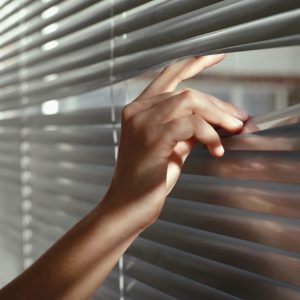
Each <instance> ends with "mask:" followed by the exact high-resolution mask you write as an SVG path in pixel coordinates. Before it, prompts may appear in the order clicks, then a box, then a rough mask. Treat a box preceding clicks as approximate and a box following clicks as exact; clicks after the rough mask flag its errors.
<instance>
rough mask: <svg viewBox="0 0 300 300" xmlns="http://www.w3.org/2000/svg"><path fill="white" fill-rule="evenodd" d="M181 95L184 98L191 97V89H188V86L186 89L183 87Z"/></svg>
mask: <svg viewBox="0 0 300 300" xmlns="http://www.w3.org/2000/svg"><path fill="white" fill-rule="evenodd" d="M181 95H182V97H183V98H184V99H190V98H193V90H192V89H190V88H186V89H183V90H182V91H181Z"/></svg>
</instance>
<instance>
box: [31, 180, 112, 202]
mask: <svg viewBox="0 0 300 300" xmlns="http://www.w3.org/2000/svg"><path fill="white" fill-rule="evenodd" d="M31 184H32V188H33V189H35V190H38V191H43V192H46V193H49V194H53V196H55V195H69V196H71V197H75V198H81V199H84V200H87V201H97V200H98V201H100V200H101V196H104V193H105V192H106V190H107V187H106V186H104V185H100V184H98V185H95V184H89V183H82V182H79V181H75V180H68V179H64V178H61V179H60V178H50V177H49V178H40V177H38V176H36V175H35V174H33V175H32V178H31Z"/></svg>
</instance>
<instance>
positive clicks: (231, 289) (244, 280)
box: [128, 239, 300, 299]
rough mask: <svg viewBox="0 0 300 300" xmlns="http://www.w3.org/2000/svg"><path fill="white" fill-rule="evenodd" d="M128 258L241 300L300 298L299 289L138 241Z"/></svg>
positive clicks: (147, 242)
mask: <svg viewBox="0 0 300 300" xmlns="http://www.w3.org/2000/svg"><path fill="white" fill-rule="evenodd" d="M128 254H129V255H130V256H136V257H137V258H138V259H140V260H142V261H143V262H144V261H145V262H148V263H150V264H152V265H156V266H158V267H159V268H162V269H165V270H168V271H171V272H174V273H175V274H178V275H181V276H183V277H185V278H190V279H192V280H195V281H197V282H198V283H199V284H204V285H207V286H210V287H212V288H215V289H217V290H221V291H223V292H225V293H228V294H231V295H233V296H235V297H239V298H242V299H245V298H249V299H250V298H251V299H282V298H283V299H297V298H298V297H299V295H300V288H299V287H298V288H297V287H296V286H292V285H288V284H284V283H282V282H279V281H275V280H271V279H269V278H267V277H262V276H259V275H257V274H254V273H249V272H245V271H243V270H240V269H237V268H232V267H229V266H227V265H223V264H218V263H216V262H214V261H209V260H206V259H203V258H201V257H198V256H196V255H192V254H189V253H186V252H183V251H179V250H176V249H173V248H171V247H166V246H162V245H160V244H157V243H153V242H150V241H145V240H141V239H139V240H137V241H136V242H135V243H134V244H133V246H132V247H131V248H130V250H129V251H128ZM141 276H142V275H141ZM161 281H162V282H161V284H166V283H165V281H167V280H166V279H165V278H161ZM190 299H198V298H190Z"/></svg>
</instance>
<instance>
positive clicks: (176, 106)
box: [109, 55, 248, 227]
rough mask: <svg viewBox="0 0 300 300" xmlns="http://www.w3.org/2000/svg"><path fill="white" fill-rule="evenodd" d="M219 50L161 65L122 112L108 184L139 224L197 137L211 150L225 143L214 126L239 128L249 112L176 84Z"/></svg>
mask: <svg viewBox="0 0 300 300" xmlns="http://www.w3.org/2000/svg"><path fill="white" fill-rule="evenodd" d="M223 57H224V55H212V56H203V57H198V58H189V59H186V60H183V61H180V62H177V63H175V64H173V65H170V66H168V67H166V68H165V69H164V70H163V71H162V72H161V73H160V74H159V75H158V77H157V78H156V79H155V80H154V81H153V82H152V83H151V84H150V85H149V86H148V87H147V88H146V89H145V90H144V92H143V93H142V94H141V95H140V96H139V97H138V98H137V99H135V100H134V101H133V102H132V103H130V104H128V105H127V106H126V107H125V108H124V109H123V112H122V128H121V138H120V145H119V151H118V153H119V154H118V159H117V163H116V169H115V173H114V177H113V180H112V183H111V187H110V189H109V193H110V194H111V195H112V199H115V201H116V202H117V203H116V206H120V205H121V206H122V207H124V206H126V207H128V208H129V209H130V210H131V211H133V212H134V216H135V217H136V219H135V220H136V222H138V223H139V222H140V224H141V226H142V227H147V226H149V225H150V224H152V223H153V222H154V221H155V220H156V218H157V217H158V215H159V213H160V211H161V209H162V207H163V204H164V201H165V198H166V196H167V194H168V193H169V192H170V191H171V189H172V188H173V186H174V185H175V183H176V181H177V179H178V177H179V175H180V171H181V169H182V166H183V163H184V161H185V159H186V158H187V156H188V154H189V153H190V151H191V150H192V148H193V146H194V145H195V143H196V142H197V141H199V142H201V143H203V144H205V145H206V146H207V148H208V150H209V151H210V153H211V154H212V155H213V156H216V157H218V156H222V155H223V153H224V149H223V147H222V145H221V141H220V137H219V135H218V134H217V132H216V130H215V128H214V127H221V128H223V129H225V130H227V131H230V132H233V133H234V132H237V131H240V130H241V129H242V127H243V121H245V120H246V119H247V118H248V115H247V114H246V113H245V112H244V111H242V110H239V109H237V108H236V107H234V106H233V105H231V104H229V103H227V102H223V101H221V100H219V99H216V98H215V97H213V96H210V95H207V94H204V93H201V92H198V91H195V90H190V89H184V90H180V91H175V89H176V87H177V85H178V84H179V83H180V82H181V81H182V80H185V79H187V78H190V77H193V76H195V75H196V74H197V73H199V72H200V71H202V70H204V69H206V68H208V67H210V66H212V65H214V64H216V63H218V62H220V61H221V60H222V59H223Z"/></svg>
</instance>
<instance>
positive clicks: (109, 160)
mask: <svg viewBox="0 0 300 300" xmlns="http://www.w3.org/2000/svg"><path fill="white" fill-rule="evenodd" d="M30 149H31V154H32V156H34V157H36V158H38V159H40V160H45V159H47V160H49V161H52V160H56V161H61V162H74V163H75V162H77V163H86V164H100V165H105V166H114V164H115V160H114V159H115V156H114V152H113V151H114V146H113V145H112V146H84V145H72V144H54V145H52V146H51V147H49V146H48V147H47V145H40V144H33V143H32V145H31V148H30Z"/></svg>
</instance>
